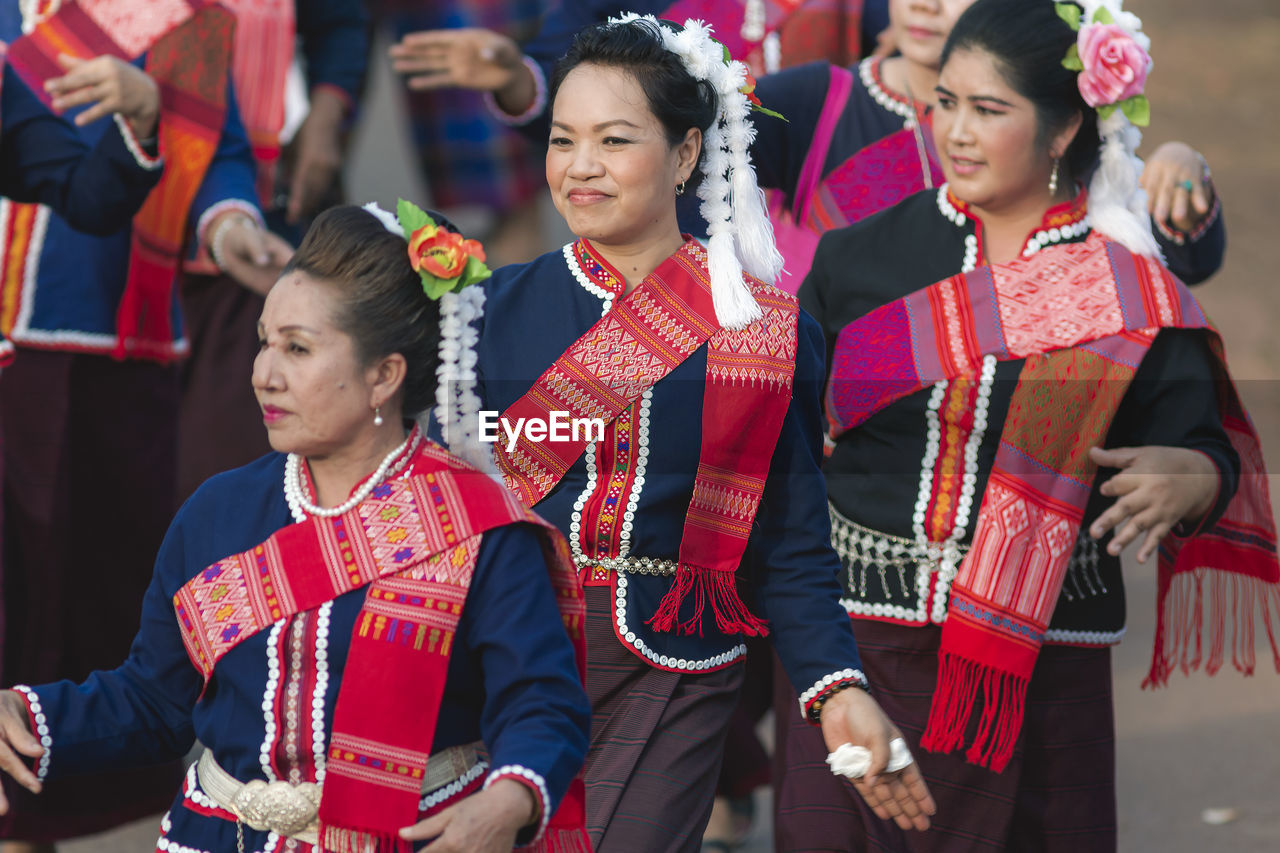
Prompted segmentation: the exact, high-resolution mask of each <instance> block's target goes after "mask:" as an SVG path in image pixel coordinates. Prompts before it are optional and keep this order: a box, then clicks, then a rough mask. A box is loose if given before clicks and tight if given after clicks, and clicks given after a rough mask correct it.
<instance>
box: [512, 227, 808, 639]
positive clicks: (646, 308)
mask: <svg viewBox="0 0 1280 853" xmlns="http://www.w3.org/2000/svg"><path fill="white" fill-rule="evenodd" d="M575 248H576V249H577V250H578V252H579V255H578V256H579V257H581V256H582V254H581V253H582V252H587V251H589V247H586V245H585V243H583V242H582V241H580V242H579V244H578V246H577V247H575ZM592 259H593V260H594V262H595V264H596V265H598V267H599V268H600V269H602V270H603V273H602V275H604V276H609V277H610V278H609V279H608V281H602V282H597V283H599V284H608V283H613V284H617V283H618V282H620V281H621V276H618V275H617V274H616V273H613V272H612V271H610V270H608V269H607V267H606V266H605V265H604V264H603V261H601V260H599V259H598V258H594V256H592ZM584 273H587V274H589V272H588V270H586V269H585V268H584ZM750 284H751V285H752V289H753V294H754V296H755V298H756V302H757V303H759V305H760V308H761V310H762V311H763V312H764V318H763V319H762V320H759V321H757V322H755V323H752V324H751V325H749V326H747V327H746V328H745V329H742V330H739V331H732V330H728V329H721V328H720V327H719V324H718V323H717V322H716V319H715V316H716V315H715V307H714V305H713V304H712V300H711V283H710V279H709V277H708V274H707V264H706V252H705V251H704V250H703V249H702V247H701V246H699V245H698V244H697V243H695V242H693V241H689V242H687V243H685V244H684V246H683V247H681V249H680V250H679V251H678V252H676V253H675V254H674V255H672V256H671V257H670V258H668V259H667V260H665V261H663V262H662V263H661V264H660V265H659V266H658V268H657V269H656V270H654V271H653V273H652V274H650V275H649V276H648V277H647V278H646V279H645V280H644V281H643V282H641V283H640V284H639V285H638V286H637V287H636V288H635V289H634V290H632V291H631V293H629V294H627V295H626V296H625V297H624V298H622V299H619V300H618V301H617V304H615V305H614V307H613V308H612V309H611V310H610V311H609V312H608V313H606V314H605V315H604V317H602V318H601V319H600V320H599V321H598V322H597V323H596V324H595V325H594V326H592V327H591V329H589V330H588V331H587V332H586V334H584V335H583V336H582V337H580V338H579V339H578V340H577V341H575V342H574V343H573V344H572V345H571V346H570V347H569V348H568V349H567V350H566V351H565V352H564V354H563V355H561V356H560V357H559V358H558V359H556V361H555V363H554V364H552V365H551V366H550V367H549V368H547V370H546V372H544V373H543V374H542V376H541V377H539V379H538V381H537V382H536V383H534V385H533V387H532V388H530V389H529V391H528V392H527V393H526V394H525V395H524V396H523V397H521V398H520V399H519V400H517V401H516V402H515V403H513V404H512V405H511V406H510V408H508V409H507V410H506V411H505V412H503V414H502V417H503V419H505V420H507V421H508V422H510V423H515V422H517V420H518V419H519V418H534V419H543V420H549V418H550V417H551V413H553V412H565V413H567V414H568V416H569V417H570V418H600V419H602V420H603V421H605V422H606V423H608V422H612V421H613V420H614V419H615V418H616V417H617V416H618V415H619V414H620V413H621V412H622V411H624V410H625V409H627V408H628V407H630V406H631V405H633V404H634V403H635V401H636V400H638V399H639V398H640V396H641V395H642V394H643V393H644V392H645V390H647V389H648V388H651V387H653V385H654V384H656V383H657V382H659V381H660V380H662V379H663V378H664V377H666V376H667V375H668V374H670V373H671V371H672V370H674V369H675V368H676V367H678V366H679V365H680V364H682V363H683V362H684V361H685V359H687V358H688V357H689V356H690V355H692V354H693V353H694V352H695V351H696V350H697V349H698V348H699V347H701V346H702V345H703V344H708V349H707V381H706V386H705V391H704V394H703V407H702V439H701V442H702V444H701V452H700V457H699V464H698V472H697V476H696V478H695V481H694V487H693V494H692V495H691V496H690V502H689V511H688V514H687V515H686V517H685V525H684V533H683V536H682V538H681V541H680V554H679V568H678V570H677V572H676V578H675V581H674V583H673V585H672V588H671V591H670V592H669V593H668V594H667V596H666V597H665V598H664V599H663V601H662V604H661V606H660V607H659V609H658V611H657V613H656V614H655V615H654V617H653V618H652V619H651V620H650V624H651V625H652V626H653V627H654V628H655V629H656V630H659V631H672V630H677V629H678V630H681V631H684V632H686V633H688V632H692V631H694V630H695V629H696V628H697V627H698V625H699V624H700V622H701V617H702V612H703V607H704V602H708V601H709V602H710V603H711V606H712V610H713V612H714V614H715V616H716V624H717V627H718V628H719V629H720V630H721V631H723V632H724V633H737V632H743V633H747V634H762V633H764V632H765V630H766V625H765V623H764V621H763V620H761V619H758V618H757V617H755V616H753V615H752V614H751V613H750V612H749V611H748V610H747V608H746V606H745V605H744V604H743V603H742V600H741V599H740V598H739V596H738V592H737V588H736V584H735V581H734V572H736V571H737V569H738V564H739V563H740V562H741V560H742V555H743V553H744V551H745V550H746V545H747V537H748V535H749V534H750V531H751V522H752V521H753V520H754V518H755V515H756V510H757V509H758V508H759V504H760V497H761V495H762V494H763V492H764V483H765V478H766V477H767V476H768V473H769V462H770V460H771V459H772V457H773V449H774V446H775V445H776V444H777V441H778V436H779V434H780V433H781V431H782V421H783V418H784V417H785V416H786V411H787V406H788V405H789V403H790V400H791V386H792V375H793V373H794V372H795V358H796V322H797V315H798V311H799V307H798V304H797V302H796V300H795V297H793V296H790V295H788V294H786V293H784V292H782V291H781V290H778V289H777V288H775V287H770V286H768V285H765V284H762V283H760V282H757V281H754V280H753V281H750ZM589 437H590V436H588V435H582V434H580V435H579V436H578V437H577V440H570V441H557V442H551V441H546V442H534V441H531V440H529V439H528V437H527V435H525V434H524V433H523V432H522V434H521V437H520V438H519V439H518V440H517V442H516V444H515V447H514V448H513V449H512V450H511V451H510V452H508V451H507V449H506V448H505V447H504V446H502V445H501V444H499V445H498V449H497V453H496V455H497V459H498V464H499V467H500V468H501V470H502V472H503V475H504V476H505V477H506V480H507V484H508V486H509V487H510V488H511V489H513V490H514V491H516V492H517V493H518V494H519V495H520V496H521V497H522V498H524V500H525V501H526V502H528V503H529V504H536V503H537V502H538V501H540V500H542V498H543V497H545V496H546V494H547V493H548V492H550V491H551V489H552V488H553V487H554V486H555V485H556V483H558V482H560V480H561V478H563V477H564V475H565V473H566V472H567V471H568V470H569V468H570V467H571V466H572V465H573V464H574V462H576V461H577V459H578V457H580V456H581V455H582V453H583V452H584V451H585V450H586V447H587V444H588V440H587V439H588V438H589ZM695 590H696V591H697V595H696V603H697V606H696V607H690V608H687V612H685V613H682V605H683V604H684V602H685V600H686V598H687V597H688V595H689V593H690V592H694V591H695Z"/></svg>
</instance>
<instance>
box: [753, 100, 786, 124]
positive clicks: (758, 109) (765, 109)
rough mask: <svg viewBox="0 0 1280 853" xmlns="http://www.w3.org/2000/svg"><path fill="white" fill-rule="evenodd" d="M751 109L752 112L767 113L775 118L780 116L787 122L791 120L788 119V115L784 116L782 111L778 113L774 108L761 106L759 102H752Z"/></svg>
mask: <svg viewBox="0 0 1280 853" xmlns="http://www.w3.org/2000/svg"><path fill="white" fill-rule="evenodd" d="M751 111H752V112H757V113H764V114H765V115H767V116H773V117H774V118H780V119H782V120H783V121H785V122H787V123H788V124H790V121H789V120H788V119H787V117H786V116H784V115H783V114H782V113H776V112H774V111H773V110H771V109H769V108H768V107H762V106H759V105H758V104H752V105H751Z"/></svg>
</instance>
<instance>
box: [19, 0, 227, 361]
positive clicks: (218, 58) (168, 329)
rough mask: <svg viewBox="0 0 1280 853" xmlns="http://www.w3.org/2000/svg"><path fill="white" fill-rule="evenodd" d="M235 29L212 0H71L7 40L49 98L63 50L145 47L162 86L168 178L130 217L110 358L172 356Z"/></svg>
mask: <svg viewBox="0 0 1280 853" xmlns="http://www.w3.org/2000/svg"><path fill="white" fill-rule="evenodd" d="M144 6H145V13H143V12H142V8H143V7H144ZM234 29H235V18H234V16H233V15H232V14H231V13H230V12H228V11H227V10H226V9H224V8H222V7H221V6H219V5H218V4H217V3H215V2H212V0H162V1H161V2H149V3H145V4H144V3H142V2H141V0H68V2H66V3H64V4H63V5H62V6H61V7H60V8H59V9H58V11H57V13H56V14H54V15H52V16H50V17H48V18H46V19H45V20H43V21H41V22H40V24H39V25H38V26H37V27H36V28H35V30H34V31H33V32H32V33H31V34H30V35H27V36H25V37H23V38H21V39H19V40H18V41H16V42H14V44H13V46H12V50H11V52H10V61H11V62H12V63H13V67H14V70H15V71H16V72H17V73H18V75H19V76H20V77H22V79H23V80H24V81H25V82H26V83H27V85H28V86H30V87H31V90H32V91H33V92H35V93H36V94H37V95H39V96H40V97H41V99H42V100H44V101H45V102H46V103H48V101H49V96H48V95H47V94H46V93H45V91H44V85H43V83H44V81H45V80H48V79H49V78H51V77H59V76H61V75H62V74H64V73H65V72H64V71H63V70H62V69H61V68H60V67H59V65H58V63H57V56H58V54H59V53H66V54H69V55H71V56H77V57H80V58H90V57H94V56H100V55H104V54H110V55H112V56H117V57H119V58H121V59H123V60H125V61H130V60H133V59H134V58H136V57H138V56H139V55H141V54H143V53H146V54H147V73H148V74H150V75H151V76H152V77H153V78H154V79H155V81H156V83H157V84H159V86H160V125H159V135H160V150H161V152H162V153H163V154H164V155H165V160H166V162H165V170H164V177H162V178H161V179H160V182H159V183H158V184H157V185H156V187H155V189H153V190H152V191H151V194H150V195H149V196H147V200H146V202H145V203H144V204H143V206H142V208H141V209H140V210H139V211H138V213H137V214H136V215H135V216H134V218H133V231H132V247H131V252H130V260H129V275H128V279H127V283H126V285H125V291H124V296H123V297H122V299H121V301H120V307H119V309H118V313H117V318H116V347H115V352H114V355H115V357H116V358H126V357H131V358H147V359H153V360H156V361H168V360H170V359H172V358H173V328H172V321H171V312H172V310H173V285H174V277H175V276H176V274H177V270H178V263H179V260H180V258H181V255H182V250H183V243H184V241H185V239H186V234H187V226H188V223H187V218H188V213H189V211H190V209H191V203H192V201H193V200H194V199H195V196H196V192H197V191H198V190H199V189H200V184H201V182H202V181H203V180H204V175H205V172H206V171H207V170H208V168H209V164H210V163H211V162H212V161H213V155H214V151H215V150H216V149H217V147H218V139H219V138H220V137H221V135H222V125H223V119H224V117H225V115H226V87H227V69H228V67H229V64H230V61H231V46H232V34H233V31H234ZM15 207H17V205H15Z"/></svg>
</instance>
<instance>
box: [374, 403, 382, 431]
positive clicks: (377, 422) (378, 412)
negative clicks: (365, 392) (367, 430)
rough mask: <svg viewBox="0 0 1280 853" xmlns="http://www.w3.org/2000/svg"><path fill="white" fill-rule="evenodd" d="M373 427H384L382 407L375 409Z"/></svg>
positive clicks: (375, 407)
mask: <svg viewBox="0 0 1280 853" xmlns="http://www.w3.org/2000/svg"><path fill="white" fill-rule="evenodd" d="M373 425H374V426H376V427H377V426H382V407H381V406H374V407H373Z"/></svg>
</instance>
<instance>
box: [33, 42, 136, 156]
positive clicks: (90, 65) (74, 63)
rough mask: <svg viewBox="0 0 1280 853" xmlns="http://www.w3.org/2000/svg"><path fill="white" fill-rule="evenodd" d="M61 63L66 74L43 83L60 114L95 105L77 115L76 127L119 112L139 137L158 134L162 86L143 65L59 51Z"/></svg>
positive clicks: (59, 62)
mask: <svg viewBox="0 0 1280 853" xmlns="http://www.w3.org/2000/svg"><path fill="white" fill-rule="evenodd" d="M58 65H60V66H62V69H63V70H64V71H66V72H67V73H66V74H64V75H62V76H61V77H54V78H52V79H50V80H48V81H47V82H46V83H45V84H44V88H45V91H46V92H48V93H49V94H50V95H51V96H52V97H53V102H52V103H53V108H54V109H55V110H57V111H58V112H59V113H61V112H62V111H63V110H68V109H71V108H72V107H79V106H84V105H86V104H92V106H90V107H89V108H88V109H87V110H85V111H84V112H82V113H80V114H79V115H77V116H76V119H75V123H76V126H77V127H84V126H85V125H87V124H90V123H91V122H95V121H97V120H98V119H100V118H103V117H104V116H108V115H111V114H112V113H119V114H120V117H121V118H123V119H124V120H125V121H127V122H129V126H130V127H131V128H132V129H133V132H134V134H135V135H136V136H138V137H139V138H141V139H147V138H149V137H151V136H154V135H155V132H156V123H157V122H158V121H159V117H160V87H159V86H157V85H156V81H155V80H153V79H151V77H150V76H149V75H148V74H147V73H146V72H145V71H143V70H142V69H141V68H138V67H137V66H136V65H131V64H129V63H128V62H125V61H124V60H122V59H119V58H117V57H115V56H96V57H94V58H93V59H77V58H75V57H74V56H68V55H67V54H65V53H60V54H58Z"/></svg>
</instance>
